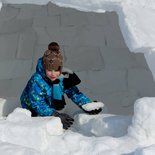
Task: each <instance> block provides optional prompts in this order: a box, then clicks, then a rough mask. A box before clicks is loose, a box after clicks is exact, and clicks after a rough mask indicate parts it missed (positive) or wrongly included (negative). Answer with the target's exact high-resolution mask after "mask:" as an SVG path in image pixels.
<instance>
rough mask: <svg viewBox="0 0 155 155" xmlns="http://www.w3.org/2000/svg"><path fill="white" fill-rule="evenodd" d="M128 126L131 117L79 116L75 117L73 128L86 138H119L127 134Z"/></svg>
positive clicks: (107, 115) (108, 115)
mask: <svg viewBox="0 0 155 155" xmlns="http://www.w3.org/2000/svg"><path fill="white" fill-rule="evenodd" d="M130 124H131V116H118V115H117V116H116V115H111V114H100V115H94V116H93V115H87V114H79V115H76V116H75V125H74V128H76V129H77V130H78V131H79V132H81V133H83V134H84V135H86V136H97V137H101V136H102V137H103V136H112V137H121V136H124V135H125V134H127V129H128V126H129V125H130ZM116 129H117V130H116Z"/></svg>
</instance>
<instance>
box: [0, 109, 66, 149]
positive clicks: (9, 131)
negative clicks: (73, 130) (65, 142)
mask: <svg viewBox="0 0 155 155" xmlns="http://www.w3.org/2000/svg"><path fill="white" fill-rule="evenodd" d="M0 133H1V134H0V140H1V141H3V142H8V143H11V144H16V145H22V146H24V147H30V148H33V149H36V150H40V151H42V150H44V149H46V147H47V144H48V142H47V139H48V136H51V135H61V134H62V133H63V129H62V123H61V121H60V118H58V117H51V118H48V117H46V118H40V117H38V118H31V112H30V111H28V110H26V109H21V108H17V109H15V110H14V111H13V112H12V113H11V114H10V115H9V116H8V117H7V118H6V119H5V120H1V121H0Z"/></svg>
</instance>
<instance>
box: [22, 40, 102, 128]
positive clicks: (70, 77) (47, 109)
mask: <svg viewBox="0 0 155 155" xmlns="http://www.w3.org/2000/svg"><path fill="white" fill-rule="evenodd" d="M79 83H80V79H79V78H78V76H77V75H76V74H75V73H73V72H72V71H71V70H69V69H67V68H64V67H63V57H62V55H61V53H60V47H59V45H58V43H56V42H52V43H50V44H49V46H48V50H47V51H45V53H44V55H43V57H41V58H40V59H39V60H38V64H37V67H36V72H35V73H34V74H33V75H32V77H31V79H30V80H29V81H28V83H27V85H26V87H25V89H24V91H23V93H22V95H21V98H20V99H21V105H22V107H23V108H26V109H28V110H30V111H31V113H32V116H56V117H60V119H61V122H62V124H63V128H64V129H68V128H69V127H70V126H71V125H72V124H73V121H74V120H73V119H72V118H71V117H70V116H69V115H67V114H64V113H59V112H58V110H61V109H63V108H64V106H65V105H66V103H65V99H64V96H63V95H64V93H65V94H66V95H67V96H68V97H69V98H70V99H71V100H72V101H73V102H74V103H75V104H76V105H78V106H79V107H80V108H81V109H83V111H85V112H86V113H89V114H98V113H99V112H101V111H102V107H103V103H101V102H92V101H91V100H90V99H89V98H88V97H86V96H85V95H84V94H83V93H81V92H80V91H79V89H78V88H77V86H76V85H78V84H79Z"/></svg>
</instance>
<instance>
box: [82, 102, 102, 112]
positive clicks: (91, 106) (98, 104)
mask: <svg viewBox="0 0 155 155" xmlns="http://www.w3.org/2000/svg"><path fill="white" fill-rule="evenodd" d="M103 107H104V104H103V103H102V102H91V103H87V104H85V105H83V106H82V108H83V109H84V110H86V111H91V110H95V109H100V108H103Z"/></svg>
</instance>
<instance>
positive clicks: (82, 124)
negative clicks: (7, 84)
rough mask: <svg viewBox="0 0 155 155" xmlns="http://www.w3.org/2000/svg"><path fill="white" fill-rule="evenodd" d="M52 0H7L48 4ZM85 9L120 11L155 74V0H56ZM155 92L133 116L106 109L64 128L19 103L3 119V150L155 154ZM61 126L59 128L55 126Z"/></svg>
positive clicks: (130, 42)
mask: <svg viewBox="0 0 155 155" xmlns="http://www.w3.org/2000/svg"><path fill="white" fill-rule="evenodd" d="M48 2H49V0H37V1H36V0H27V1H25V0H20V1H19V0H3V1H1V4H0V5H1V6H2V3H16V4H23V3H31V4H39V5H44V4H47V3H48ZM52 2H53V3H56V4H57V5H59V6H64V7H72V8H76V9H79V10H81V11H94V12H104V11H116V12H117V14H118V16H119V25H120V28H121V31H122V34H123V36H124V39H125V42H126V44H127V46H128V48H129V49H130V51H131V52H143V53H144V54H145V58H146V61H147V63H148V65H149V67H150V70H151V71H152V74H153V76H154V79H155V61H154V58H155V54H154V53H155V52H154V51H155V42H154V40H155V29H154V27H155V1H154V0H135V1H131V0H108V1H107V0H96V1H94V0H83V1H79V0H74V1H71V0H52ZM154 102H155V98H142V99H139V100H137V101H136V102H135V107H134V110H135V112H134V115H133V116H116V115H110V114H100V115H97V116H89V115H86V114H78V115H76V116H75V123H74V126H73V127H72V128H71V129H70V130H67V131H63V130H62V124H61V122H60V120H59V119H58V118H32V117H31V116H30V113H29V112H28V111H25V110H23V109H20V108H18V109H16V110H15V111H14V112H13V113H11V114H10V115H9V116H8V117H7V118H1V119H0V154H3V155H10V154H15V155H51V154H52V155H56V154H61V155H84V154H86V155H89V154H91V155H102V154H104V155H121V154H122V155H154V154H155V124H154V122H155V120H154V119H155V114H154V111H155V103H154ZM55 129H56V130H55Z"/></svg>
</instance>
